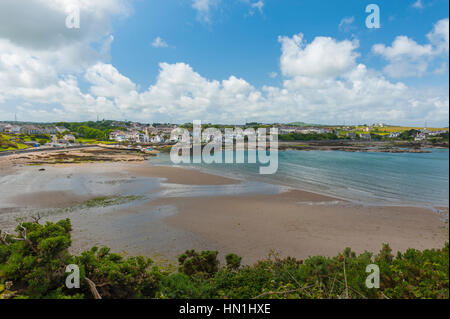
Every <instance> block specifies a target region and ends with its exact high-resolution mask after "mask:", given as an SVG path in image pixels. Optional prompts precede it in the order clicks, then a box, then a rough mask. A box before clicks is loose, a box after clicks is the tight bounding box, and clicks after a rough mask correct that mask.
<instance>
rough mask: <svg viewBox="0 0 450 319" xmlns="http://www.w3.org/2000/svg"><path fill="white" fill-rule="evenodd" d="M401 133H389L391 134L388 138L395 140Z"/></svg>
mask: <svg viewBox="0 0 450 319" xmlns="http://www.w3.org/2000/svg"><path fill="white" fill-rule="evenodd" d="M401 134H402V133H401V132H391V134H389V137H390V138H397V137H399V136H400V135H401Z"/></svg>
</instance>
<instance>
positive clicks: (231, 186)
mask: <svg viewBox="0 0 450 319" xmlns="http://www.w3.org/2000/svg"><path fill="white" fill-rule="evenodd" d="M122 160H125V161H122V162H121V161H117V162H110V163H103V162H102V163H77V164H56V165H55V164H44V165H40V166H37V167H35V166H25V165H24V164H20V165H22V166H16V167H12V168H11V169H12V170H8V169H6V170H4V169H2V170H0V182H2V183H8V186H9V187H8V189H5V191H4V192H3V194H2V195H0V196H3V197H0V202H3V205H2V207H0V229H1V228H2V227H3V228H4V227H8V225H9V226H11V227H13V226H15V218H16V217H20V216H21V217H26V218H30V216H32V214H33V213H36V212H44V213H45V214H46V215H45V216H44V217H43V220H51V221H56V220H59V219H62V218H70V219H71V220H72V223H73V229H74V231H73V237H72V238H73V251H74V252H76V253H80V252H81V251H83V250H85V249H87V248H90V247H92V246H94V245H97V246H103V245H106V246H109V247H111V248H112V250H113V251H115V252H118V253H125V254H129V255H146V256H150V257H152V256H155V255H158V256H163V257H164V258H167V259H169V260H175V258H176V257H177V256H178V255H179V254H181V253H183V252H184V251H185V250H187V249H197V250H218V251H219V252H220V253H221V254H222V255H224V254H227V253H230V252H233V253H237V254H240V255H241V256H243V257H244V263H245V264H251V263H253V262H255V261H256V260H258V259H261V258H264V257H267V255H268V254H269V253H270V251H271V250H275V251H277V252H279V253H280V255H282V256H287V255H290V256H292V257H296V258H300V259H303V258H306V257H308V256H310V255H325V256H333V255H336V254H337V253H339V252H341V251H342V250H343V249H345V248H346V247H351V248H352V249H353V250H355V251H357V252H362V251H364V250H369V251H374V252H375V251H378V250H379V249H380V248H381V244H382V243H384V242H389V243H390V244H391V245H392V248H393V250H394V251H396V250H399V251H404V250H406V249H407V248H421V249H423V248H439V247H440V246H442V245H443V244H444V242H445V241H448V217H447V222H445V221H443V220H442V216H441V215H440V214H439V213H438V212H437V211H436V210H437V209H441V210H444V211H446V215H447V216H448V207H433V208H434V209H435V210H434V211H433V210H432V209H428V208H420V207H403V206H402V207H400V206H370V205H366V206H364V205H360V204H358V203H353V202H349V201H345V200H342V199H338V198H334V197H330V196H325V195H321V194H317V193H313V192H308V191H302V190H289V188H283V187H279V188H277V185H272V186H273V188H261V189H260V188H258V187H256V186H257V185H256V184H257V183H253V184H251V183H250V184H249V183H248V182H247V181H246V180H237V179H233V178H229V177H224V176H220V175H213V174H211V173H210V172H205V171H202V170H201V169H197V168H191V167H182V168H181V167H170V166H160V165H157V164H156V165H154V164H153V165H152V163H151V161H150V162H143V161H128V159H124V158H122ZM0 161H1V159H0ZM0 164H1V163H0ZM41 169H44V171H40V170H41ZM24 183H27V185H28V186H27V187H28V188H27V187H25V188H24V187H23V184H24ZM3 185H4V184H3ZM38 185H41V187H39V186H38ZM3 187H4V186H3ZM253 188H254V189H253ZM37 190H38V191H37ZM286 190H288V191H286ZM11 195H14V196H11ZM126 195H135V196H137V197H140V196H142V197H143V199H137V197H136V199H135V200H131V201H130V202H127V203H121V204H117V205H112V206H107V207H103V206H98V207H92V208H86V207H83V204H84V203H86V201H89V200H92V199H96V198H99V197H101V196H110V197H111V198H114V197H117V196H126ZM13 197H14V198H13ZM444 215H445V212H444ZM13 220H14V222H13Z"/></svg>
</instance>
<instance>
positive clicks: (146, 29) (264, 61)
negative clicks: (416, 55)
mask: <svg viewBox="0 0 450 319" xmlns="http://www.w3.org/2000/svg"><path fill="white" fill-rule="evenodd" d="M254 2H256V1H254ZM370 3H377V4H378V5H379V7H380V9H381V24H382V25H381V28H380V29H376V30H374V29H367V28H366V26H365V20H366V17H367V15H368V14H367V13H366V12H365V7H366V5H368V4H370ZM414 3H415V1H411V0H401V1H391V0H389V1H376V2H374V1H361V0H346V1H335V0H332V1H301V0H265V1H264V7H263V13H262V14H261V13H260V12H259V11H257V10H256V11H254V13H253V15H250V13H251V8H249V5H248V3H246V2H245V1H242V0H222V1H220V4H218V5H217V7H213V8H212V9H211V13H210V19H211V21H210V22H205V21H199V20H198V19H197V12H196V10H194V9H193V8H192V6H191V2H190V1H182V0H170V1H143V0H140V1H134V2H133V8H134V11H133V13H132V15H131V16H130V17H129V18H127V19H118V20H117V21H115V23H114V44H113V46H112V50H111V55H112V63H113V64H114V65H117V66H118V67H119V68H120V71H121V73H123V74H125V75H127V76H129V77H131V78H133V79H134V80H135V81H137V82H138V83H139V84H141V85H142V86H143V87H147V86H149V85H150V84H152V83H153V82H154V80H155V78H156V76H157V75H158V70H159V68H158V63H160V62H168V63H175V62H185V63H188V64H189V65H191V66H192V67H193V68H194V69H195V70H196V71H198V72H199V73H200V74H202V75H203V76H205V77H207V78H213V79H226V78H228V77H229V76H230V74H234V75H236V76H239V77H243V78H245V79H246V80H247V81H249V82H250V83H252V84H253V85H256V86H262V85H266V84H271V85H276V84H278V82H279V80H277V79H271V78H270V76H269V74H270V73H271V72H277V73H279V68H280V67H279V57H280V44H279V43H278V40H277V39H278V36H280V35H286V36H291V35H293V34H297V33H299V32H302V33H304V34H305V38H306V39H307V40H310V41H311V40H312V39H314V38H315V37H316V36H328V37H333V38H336V39H339V40H344V39H349V38H352V37H355V38H357V39H358V40H359V41H360V49H359V51H360V52H361V53H362V59H361V61H362V62H363V63H365V64H367V65H368V66H370V67H375V68H381V67H383V65H384V61H383V60H382V59H380V58H379V57H378V56H375V55H373V54H371V52H370V51H371V48H372V46H373V45H374V44H376V43H387V44H390V43H392V41H393V40H394V39H395V37H396V36H398V35H406V36H408V37H410V38H412V39H415V40H416V41H417V42H418V43H426V42H427V39H426V34H428V33H429V32H430V31H431V29H432V27H433V24H434V23H436V22H437V21H438V20H440V19H443V18H446V17H448V10H449V2H448V1H447V0H429V1H426V0H425V1H423V6H424V7H423V8H415V7H413V4H414ZM348 17H354V22H353V23H352V24H351V25H348V26H347V27H344V28H339V24H340V23H341V21H342V20H343V19H344V18H348ZM156 37H161V38H162V39H164V40H165V41H166V43H167V44H168V45H169V47H167V48H163V49H161V48H155V47H153V46H152V45H151V43H152V42H153V40H154V39H155V38H156ZM131 57H132V58H131ZM403 81H404V82H406V83H411V84H412V85H413V86H430V85H442V86H446V84H447V83H448V77H447V75H446V74H442V75H439V76H436V75H430V76H426V75H425V76H421V77H420V78H419V79H416V78H406V79H403Z"/></svg>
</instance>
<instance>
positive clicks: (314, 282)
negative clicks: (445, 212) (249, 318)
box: [0, 220, 449, 299]
mask: <svg viewBox="0 0 450 319" xmlns="http://www.w3.org/2000/svg"><path fill="white" fill-rule="evenodd" d="M70 231H71V224H70V221H69V220H62V221H59V222H57V223H49V222H47V223H46V224H45V225H41V224H39V223H38V222H34V223H21V224H19V226H18V227H17V228H16V234H14V235H13V234H8V233H5V232H2V233H0V299H1V298H52V299H56V298H58V299H59V298H61V299H62V298H93V297H94V296H95V291H96V292H97V294H98V295H100V296H101V297H102V298H307V299H316V298H399V299H400V298H401V299H403V298H438V299H441V298H442V299H448V298H449V245H448V243H446V245H445V247H444V248H442V249H428V250H424V251H419V250H415V249H408V250H407V251H406V252H404V253H398V254H397V255H396V256H394V255H393V254H392V250H391V248H390V247H389V245H387V244H384V245H383V247H382V249H381V251H380V252H379V253H378V254H376V255H373V254H372V253H369V252H365V253H362V254H360V255H357V254H356V253H355V252H353V251H351V249H350V248H346V249H345V250H344V251H343V252H342V253H341V254H338V255H337V256H335V257H324V256H314V257H310V258H308V259H306V260H304V261H303V260H297V259H295V258H290V257H288V258H283V259H282V258H279V257H278V256H276V255H270V256H269V258H267V259H265V260H261V261H259V262H257V263H256V264H254V265H253V266H241V265H240V263H241V257H239V256H237V255H235V254H229V255H226V257H225V260H226V265H225V266H224V267H220V264H219V261H218V259H217V257H218V252H217V251H203V252H196V251H195V250H189V251H186V252H185V253H184V254H183V255H181V256H180V257H179V269H178V272H175V273H173V272H172V273H169V272H168V271H164V270H162V269H161V268H159V267H157V266H155V265H154V263H153V261H152V260H150V259H148V258H145V257H130V258H124V257H123V256H121V255H118V254H115V253H111V252H110V250H109V248H106V247H103V248H97V247H93V248H92V249H90V250H87V251H85V252H83V253H82V254H81V255H80V256H72V255H71V254H70V253H69V252H68V248H69V247H70V245H71V239H70ZM69 264H76V265H78V266H79V268H80V277H81V278H80V279H81V281H80V284H81V287H80V289H67V288H66V286H65V280H66V276H67V275H68V274H67V273H66V272H65V269H66V266H67V265H69ZM370 264H376V265H377V266H378V267H379V269H380V288H379V289H369V288H367V287H366V284H365V282H366V278H367V276H368V273H366V267H367V266H368V265H370ZM89 282H91V283H93V284H94V285H95V288H94V290H95V291H93V289H92V286H90V285H89Z"/></svg>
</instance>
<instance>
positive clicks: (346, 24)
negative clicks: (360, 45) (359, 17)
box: [339, 17, 355, 32]
mask: <svg viewBox="0 0 450 319" xmlns="http://www.w3.org/2000/svg"><path fill="white" fill-rule="evenodd" d="M353 22H355V17H346V18H343V19H342V20H341V22H340V23H339V30H341V31H344V32H348V31H349V30H350V29H351V25H352V24H353Z"/></svg>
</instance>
